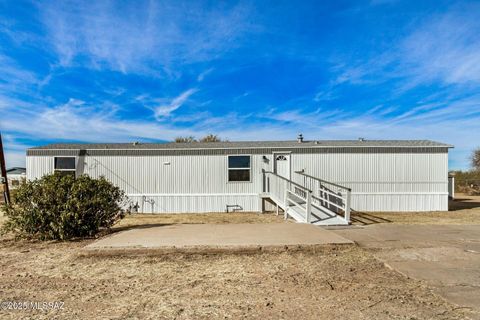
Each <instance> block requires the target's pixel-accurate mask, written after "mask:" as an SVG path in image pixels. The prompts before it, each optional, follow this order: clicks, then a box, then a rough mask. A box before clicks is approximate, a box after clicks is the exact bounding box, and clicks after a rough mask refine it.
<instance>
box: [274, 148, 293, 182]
mask: <svg viewBox="0 0 480 320" xmlns="http://www.w3.org/2000/svg"><path fill="white" fill-rule="evenodd" d="M274 156H275V162H274V172H275V173H276V174H278V175H279V176H282V177H285V178H287V179H289V180H290V154H289V153H275V154H274Z"/></svg>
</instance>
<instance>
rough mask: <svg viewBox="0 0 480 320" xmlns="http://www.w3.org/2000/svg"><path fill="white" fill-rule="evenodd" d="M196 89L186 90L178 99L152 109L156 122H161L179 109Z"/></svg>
mask: <svg viewBox="0 0 480 320" xmlns="http://www.w3.org/2000/svg"><path fill="white" fill-rule="evenodd" d="M197 91H198V90H197V89H188V90H187V91H184V92H182V93H181V94H180V95H179V96H178V97H175V98H173V99H172V100H171V101H170V102H168V103H167V104H162V105H159V106H156V107H154V112H155V118H156V119H157V120H162V119H164V118H166V117H168V116H170V114H171V113H172V112H174V111H175V110H177V109H178V108H180V107H181V106H182V105H183V104H184V103H185V102H186V101H187V100H188V98H190V96H191V95H192V94H194V93H195V92H197Z"/></svg>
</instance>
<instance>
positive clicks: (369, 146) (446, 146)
mask: <svg viewBox="0 0 480 320" xmlns="http://www.w3.org/2000/svg"><path fill="white" fill-rule="evenodd" d="M296 148H312V149H315V148H318V149H322V148H330V149H331V148H449V149H451V148H455V147H454V146H453V145H451V144H446V145H443V146H438V145H436V146H372V145H368V146H354V145H352V146H346V145H345V146H312V145H303V146H292V147H275V146H272V147H270V146H268V147H266V146H259V147H224V148H154V149H151V148H138V149H135V148H115V149H113V148H63V149H60V148H38V147H37V148H36V147H33V148H28V149H27V150H53V151H55V150H62V151H63V150H102V151H103V150H112V151H121V150H169V151H170V150H207V149H208V150H225V149H296Z"/></svg>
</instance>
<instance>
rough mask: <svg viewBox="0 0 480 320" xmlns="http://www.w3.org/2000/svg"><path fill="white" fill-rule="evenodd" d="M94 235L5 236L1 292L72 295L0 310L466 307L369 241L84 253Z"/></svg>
mask: <svg viewBox="0 0 480 320" xmlns="http://www.w3.org/2000/svg"><path fill="white" fill-rule="evenodd" d="M472 201H473V200H471V202H472ZM473 202H474V201H473ZM462 203H463V202H462ZM464 205H465V204H464ZM470 206H471V205H470ZM375 215H379V218H380V219H391V220H392V221H394V222H395V223H405V221H408V223H412V221H417V222H416V223H438V221H444V223H451V222H452V221H457V222H458V221H459V220H458V219H457V218H458V217H460V216H462V217H464V218H462V219H464V220H463V221H478V220H475V219H474V218H477V217H478V215H480V211H479V209H478V208H461V209H459V210H457V211H453V212H447V213H426V214H403V213H389V214H377V213H376V214H375ZM441 216H443V218H442V219H443V220H442V219H440V218H439V217H441ZM453 216H454V217H455V218H452V217H453ZM2 218H3V217H0V223H1V219H2ZM439 219H440V220H439ZM282 221H283V219H282V217H281V216H280V217H277V216H275V215H273V214H263V215H262V214H257V213H228V214H227V213H209V214H169V215H131V216H128V217H126V218H125V219H124V220H122V221H121V222H120V223H118V224H117V225H116V226H115V227H114V230H115V231H119V230H122V228H131V227H135V226H142V225H157V224H158V225H161V224H172V223H277V222H282ZM91 241H92V240H84V241H77V242H43V243H42V242H28V241H19V242H14V241H12V240H10V239H8V238H6V237H3V238H0V301H2V300H3V301H9V300H14V301H64V302H65V306H64V309H63V310H59V311H58V310H57V311H49V312H40V311H8V310H7V311H0V318H2V319H18V318H26V317H31V318H36V319H52V318H58V319H87V318H88V319H91V318H104V319H112V318H129V319H131V318H132V319H247V318H248V319H272V318H275V319H292V318H298V319H319V318H324V319H336V318H338V319H463V318H464V317H465V315H464V314H463V313H462V312H464V311H465V310H463V309H458V308H455V307H454V306H452V305H450V304H448V303H447V302H445V301H444V300H442V299H441V298H439V297H437V296H436V295H435V294H434V293H433V292H432V291H431V290H430V288H428V287H427V286H425V284H424V283H422V282H418V281H414V280H412V279H408V278H406V277H403V276H402V275H400V274H398V273H396V272H394V271H392V270H390V269H387V268H386V267H385V266H384V265H383V264H382V263H381V262H379V261H378V260H376V259H375V257H374V256H373V253H372V252H371V251H368V250H364V249H361V248H358V247H352V246H347V247H325V248H324V249H321V250H317V251H316V252H312V251H308V252H307V251H305V252H302V251H295V252H291V251H286V252H270V253H262V252H258V253H250V254H245V253H243V254H233V253H223V254H180V253H170V254H164V255H158V256H155V255H134V256H121V255H119V256H103V257H102V256H85V255H83V253H82V248H83V247H84V246H85V245H87V244H88V243H90V242H91Z"/></svg>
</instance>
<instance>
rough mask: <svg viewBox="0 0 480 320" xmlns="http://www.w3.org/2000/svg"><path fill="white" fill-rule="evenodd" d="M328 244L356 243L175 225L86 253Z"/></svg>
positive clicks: (280, 230) (289, 228) (272, 229)
mask: <svg viewBox="0 0 480 320" xmlns="http://www.w3.org/2000/svg"><path fill="white" fill-rule="evenodd" d="M326 244H353V242H352V241H351V240H347V239H345V238H344V237H342V236H340V235H338V234H335V233H334V232H331V231H328V230H325V229H322V228H319V227H315V226H313V225H307V224H297V223H273V224H176V225H165V226H155V227H149V228H137V229H131V230H127V231H122V232H119V233H116V234H113V235H110V236H107V237H105V238H102V239H100V240H97V241H95V242H93V243H92V244H90V245H88V246H87V247H86V249H87V250H105V249H139V248H143V249H168V248H176V249H178V248H180V249H182V248H183V249H192V248H197V249H205V248H207V249H242V248H245V249H249V248H259V247H261V248H280V247H285V246H296V247H298V246H314V245H326Z"/></svg>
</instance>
